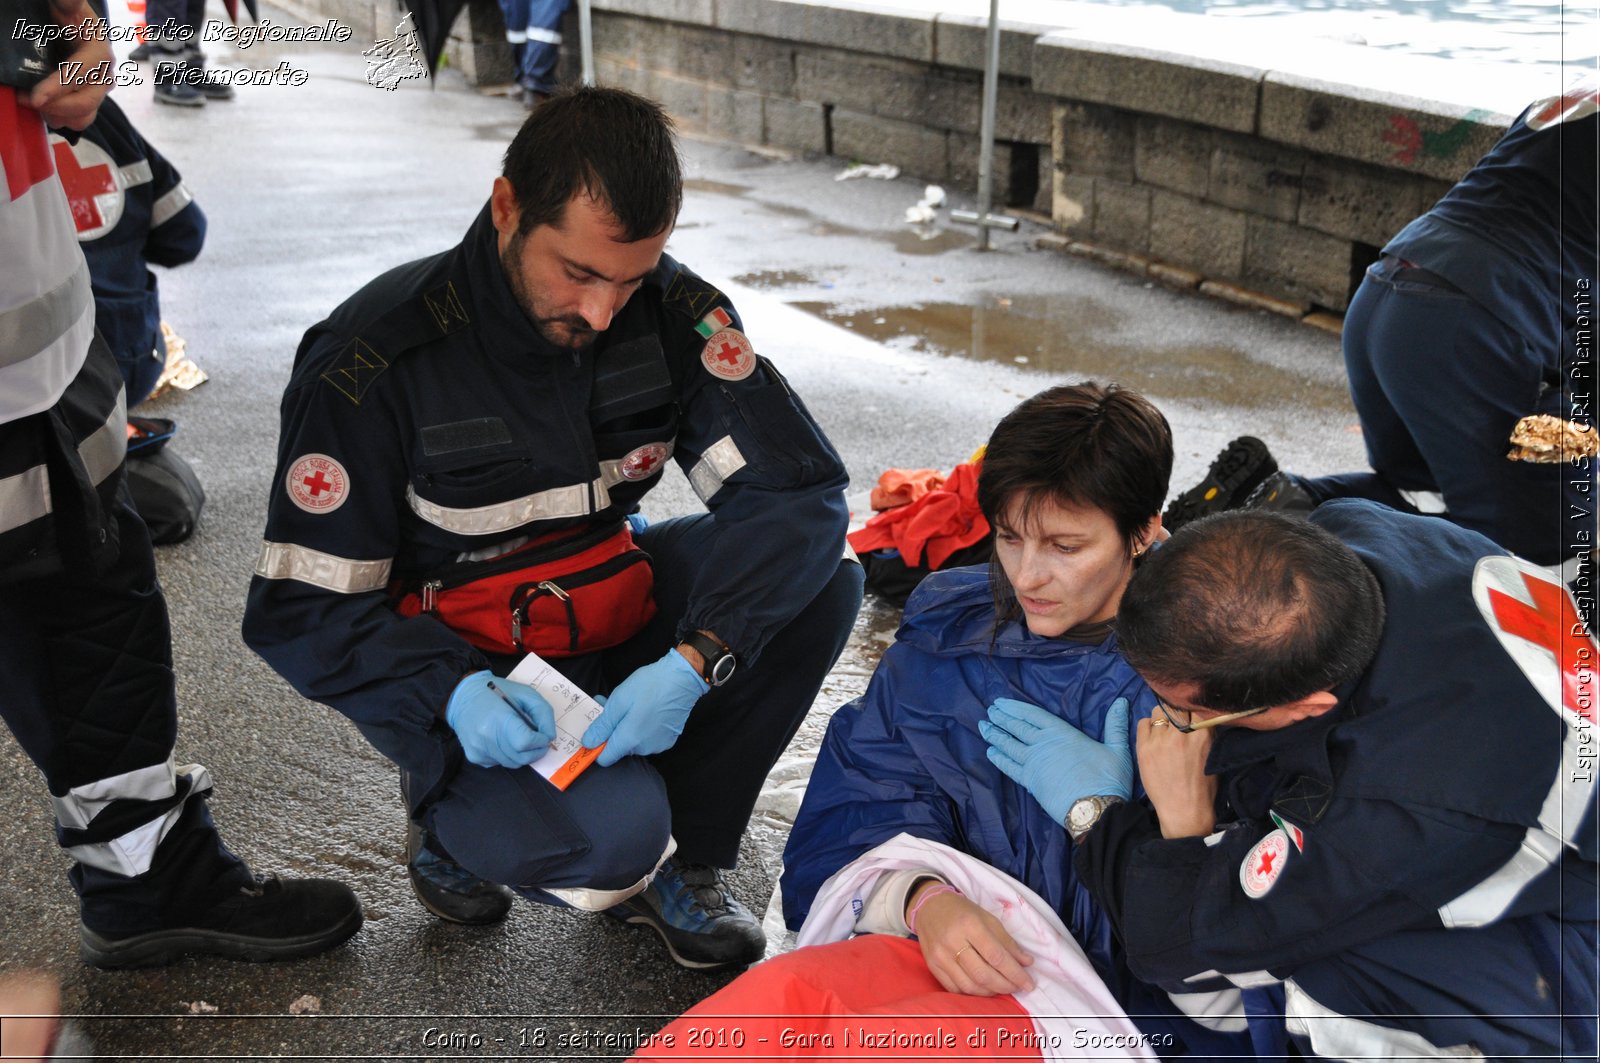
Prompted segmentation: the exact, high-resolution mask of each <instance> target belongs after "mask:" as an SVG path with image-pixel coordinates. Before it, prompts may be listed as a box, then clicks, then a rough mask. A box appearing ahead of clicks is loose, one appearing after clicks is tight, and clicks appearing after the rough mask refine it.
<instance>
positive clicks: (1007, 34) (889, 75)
mask: <svg viewBox="0 0 1600 1063" xmlns="http://www.w3.org/2000/svg"><path fill="white" fill-rule="evenodd" d="M294 2H295V3H296V6H298V7H301V8H309V9H312V10H313V11H319V10H320V9H322V8H327V9H328V10H330V11H331V10H332V9H333V6H334V5H339V9H340V10H341V11H342V10H344V9H345V8H348V7H350V5H352V4H354V5H360V4H363V3H366V4H371V5H373V7H374V8H375V9H376V8H381V7H383V6H384V5H392V4H393V2H394V0H294ZM498 21H499V20H498V11H497V9H496V7H495V4H494V0H472V4H471V6H470V7H469V9H468V12H467V14H466V15H465V16H463V18H462V20H461V22H460V23H458V25H457V27H456V31H455V32H456V38H457V40H456V42H455V43H454V44H453V45H452V51H451V53H450V54H451V58H452V62H453V64H454V65H455V66H456V67H457V68H459V69H461V70H462V71H463V72H464V73H465V74H466V75H467V76H468V78H469V80H475V81H479V82H482V81H489V80H496V79H504V77H505V76H506V75H504V74H503V73H502V71H506V70H509V66H508V65H505V64H504V61H503V52H504V47H505V46H504V44H503V42H502V41H501V40H499V39H498ZM592 25H593V49H594V56H595V65H596V75H597V77H598V79H599V81H600V82H601V83H602V84H612V85H619V86H623V87H626V88H630V89H634V90H636V91H638V92H642V93H644V94H646V95H649V96H652V97H654V98H656V99H658V100H660V101H661V102H662V103H663V104H664V105H665V106H666V107H667V109H668V110H669V111H670V112H671V113H672V114H673V116H674V118H675V119H676V120H677V121H678V123H679V124H680V126H681V127H682V128H684V129H685V130H687V131H690V132H693V133H695V134H698V135H705V136H712V137H718V138H723V139H727V140H730V141H736V142H739V143H744V144H750V145H755V146H768V147H772V148H777V149H782V150H787V151H795V152H806V153H816V154H827V155H833V156H837V157H839V158H841V159H847V160H854V161H862V162H872V163H879V162H888V163H894V164H895V165H897V166H899V167H900V168H901V169H902V171H903V172H905V173H907V174H910V175H912V176H916V177H920V178H923V179H925V180H929V181H935V182H941V183H946V184H949V185H951V186H952V187H954V188H959V189H962V190H975V188H976V184H977V170H978V149H979V137H978V133H979V123H980V117H981V106H982V80H983V57H984V52H985V33H986V20H985V19H983V18H981V17H977V16H973V15H970V14H968V15H942V14H941V15H934V14H929V13H918V12H910V11H906V10H901V9H895V8H888V7H880V6H875V5H874V4H872V3H870V2H863V0H593V5H592ZM1196 27H1197V22H1196V21H1190V22H1186V23H1184V24H1183V26H1182V27H1181V28H1174V26H1173V25H1169V24H1167V23H1166V22H1161V23H1159V24H1157V23H1146V24H1141V25H1139V26H1138V27H1137V28H1135V29H1124V30H1122V31H1108V30H1105V29H1096V30H1063V29H1054V28H1051V27H1045V26H1037V25H1029V24H1023V23H1014V22H1013V23H1004V24H1003V26H1002V34H1001V56H1000V96H999V105H998V110H997V115H996V118H997V122H996V125H997V128H996V139H997V143H996V153H995V163H996V166H995V189H996V199H997V205H998V206H1001V207H1005V208H1010V209H1023V210H1031V211H1034V212H1036V213H1038V214H1042V215H1048V216H1049V218H1050V219H1051V221H1052V223H1053V224H1054V226H1055V228H1056V229H1057V230H1059V232H1060V233H1061V234H1062V239H1061V241H1060V242H1061V243H1062V244H1064V245H1066V246H1068V247H1073V246H1074V245H1075V244H1078V243H1081V244H1083V245H1086V249H1087V250H1090V251H1092V252H1094V253H1096V254H1097V255H1099V256H1100V257H1102V258H1103V259H1105V260H1107V261H1115V262H1120V263H1123V264H1130V263H1131V264H1133V265H1134V266H1135V267H1136V268H1144V269H1148V270H1149V271H1150V272H1151V275H1153V276H1158V277H1161V278H1163V279H1170V278H1187V280H1185V282H1184V283H1189V282H1190V281H1192V282H1193V284H1194V285H1199V284H1200V282H1201V281H1209V282H1213V283H1209V284H1206V285H1205V286H1204V287H1205V290H1208V291H1209V290H1218V289H1219V288H1220V289H1222V290H1233V289H1235V288H1244V289H1249V290H1253V291H1256V292H1260V293H1263V294H1265V295H1268V296H1270V297H1272V299H1273V300H1276V301H1277V305H1279V306H1281V307H1285V308H1287V309H1289V310H1298V311H1299V312H1302V313H1306V312H1317V311H1323V310H1332V311H1336V312H1338V311H1343V310H1344V309H1345V307H1346V306H1347V305H1348V303H1349V299H1350V296H1351V295H1352V294H1353V293H1354V290H1355V285H1356V283H1357V282H1358V281H1359V278H1360V275H1361V272H1362V270H1363V269H1364V268H1365V267H1366V265H1367V264H1368V263H1369V262H1370V261H1371V260H1372V259H1373V258H1374V257H1375V256H1376V254H1377V249H1378V247H1380V246H1381V245H1382V244H1383V242H1384V241H1385V240H1386V239H1387V238H1388V237H1389V236H1391V235H1392V234H1393V233H1395V232H1396V231H1398V230H1399V228H1400V227H1401V226H1403V225H1404V224H1405V223H1406V222H1407V221H1409V220H1410V219H1411V218H1412V217H1414V216H1416V215H1417V214H1418V213H1420V212H1421V211H1422V210H1424V209H1425V208H1426V207H1427V206H1429V205H1430V204H1432V203H1433V202H1434V201H1435V200H1436V199H1437V198H1438V197H1439V196H1440V195H1442V194H1443V192H1444V191H1445V190H1446V189H1447V188H1448V187H1449V186H1450V184H1451V183H1452V182H1453V181H1455V180H1456V179H1457V178H1458V177H1459V176H1460V175H1461V174H1463V173H1464V172H1465V171H1466V170H1467V169H1468V167H1470V166H1471V164H1472V163H1473V162H1475V161H1476V160H1477V159H1478V157H1479V156H1480V155H1481V154H1482V153H1483V152H1484V151H1485V150H1487V149H1488V148H1489V146H1490V145H1492V144H1493V143H1494V141H1495V139H1496V138H1497V137H1498V136H1499V134H1500V133H1501V131H1502V130H1503V129H1504V127H1505V125H1506V124H1507V122H1509V120H1510V116H1509V114H1507V113H1505V111H1506V110H1507V109H1511V110H1514V109H1515V108H1514V107H1501V108H1500V109H1498V110H1496V109H1494V108H1484V107H1473V106H1470V102H1471V99H1472V97H1473V95H1474V90H1473V89H1472V88H1471V87H1468V88H1467V89H1464V90H1463V89H1459V88H1456V89H1451V90H1450V91H1448V92H1446V91H1445V90H1444V89H1443V88H1441V86H1446V85H1447V84H1448V82H1449V79H1448V78H1446V77H1444V76H1443V74H1444V71H1443V70H1442V68H1429V67H1428V64H1430V63H1433V62H1436V61H1431V60H1421V59H1409V58H1407V57H1404V56H1392V55H1390V56H1386V57H1385V62H1384V64H1383V70H1382V71H1381V73H1379V74H1377V75H1374V74H1372V73H1371V72H1370V71H1371V67H1370V66H1369V67H1367V69H1366V71H1364V73H1363V77H1364V78H1368V79H1370V78H1371V77H1374V76H1377V77H1380V78H1382V79H1383V80H1384V81H1385V82H1386V83H1385V84H1381V85H1378V86H1373V85H1371V84H1370V83H1365V82H1364V83H1363V84H1359V85H1358V84H1354V83H1352V82H1351V81H1350V80H1349V78H1348V75H1347V74H1346V73H1345V71H1346V70H1348V69H1351V68H1352V65H1351V63H1350V59H1351V58H1352V56H1345V57H1344V60H1343V62H1341V58H1340V56H1339V55H1338V54H1336V52H1337V48H1338V47H1350V46H1333V45H1329V46H1327V47H1323V48H1320V49H1319V50H1317V51H1316V52H1315V53H1314V54H1312V53H1306V54H1303V55H1302V54H1289V53H1288V52H1284V53H1283V55H1284V58H1283V59H1282V62H1281V63H1280V62H1279V61H1278V58H1277V57H1278V55H1279V54H1280V52H1279V51H1277V50H1275V49H1273V48H1271V47H1265V48H1264V47H1263V46H1262V44H1261V42H1260V41H1246V40H1242V39H1240V35H1239V34H1238V33H1236V32H1233V31H1229V32H1227V34H1226V35H1225V36H1224V35H1221V34H1220V33H1218V32H1212V33H1210V34H1207V33H1204V32H1197V30H1196ZM1163 30H1164V31H1165V34H1164V36H1163ZM1119 32H1120V33H1121V35H1120V36H1119ZM565 48H566V52H567V54H566V55H565V56H564V57H563V70H564V72H566V73H567V74H569V75H570V76H574V77H575V76H576V72H577V70H578V68H579V59H578V40H577V31H576V19H575V18H570V17H569V20H568V24H567V44H566V46H565ZM1330 48H1332V49H1334V52H1335V54H1330V52H1329V49H1330ZM497 55H499V56H500V61H499V62H497V61H496V56H497ZM1262 56H1271V57H1273V66H1270V67H1269V66H1268V65H1265V64H1264V62H1263V60H1262V58H1261V57H1262ZM1458 80H1459V79H1458ZM1419 85H1426V86H1428V87H1429V88H1428V91H1430V92H1435V93H1437V94H1440V95H1444V96H1446V97H1447V98H1446V99H1443V100H1435V99H1422V98H1419V97H1417V96H1415V95H1408V94H1407V93H1408V92H1415V86H1419ZM1478 95H1479V96H1480V97H1481V90H1479V91H1478ZM1519 102H1521V101H1519Z"/></svg>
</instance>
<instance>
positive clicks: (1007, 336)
mask: <svg viewBox="0 0 1600 1063" xmlns="http://www.w3.org/2000/svg"><path fill="white" fill-rule="evenodd" d="M793 305H794V306H796V307H798V308H799V309H801V310H804V311H806V312H807V313H809V314H814V315H816V316H817V317H819V318H822V319H823V320H824V321H828V322H831V323H833V324H835V325H842V326H843V327H845V328H848V329H850V330H851V331H853V332H857V333H859V334H860V335H863V336H866V337H867V338H868V339H871V340H874V341H876V342H878V343H882V344H884V345H885V346H888V347H893V348H897V349H900V350H911V351H927V352H931V353H935V354H947V355H954V356H957V357H961V358H972V359H976V360H979V361H986V362H1001V363H1006V364H1011V365H1017V366H1021V367H1024V368H1027V369H1037V370H1040V371H1042V372H1046V373H1053V374H1059V375H1063V376H1074V377H1079V378H1092V379H1096V380H1102V381H1112V380H1114V381H1117V382H1118V383H1121V384H1125V385H1127V386H1129V387H1133V388H1137V389H1138V390H1140V391H1143V392H1146V393H1148V394H1150V395H1156V396H1166V397H1169V398H1182V399H1195V400H1206V401H1212V402H1220V403H1224V404H1228V405H1238V404H1241V403H1242V404H1259V403H1281V402H1283V401H1285V400H1289V401H1293V402H1294V403H1296V404H1297V405H1300V406H1303V407H1311V408H1316V409H1327V410H1342V409H1344V408H1345V407H1346V406H1347V405H1348V403H1349V398H1348V395H1347V393H1346V391H1345V388H1344V386H1343V384H1329V383H1322V382H1319V381H1312V380H1307V379H1306V378H1305V377H1303V376H1301V375H1299V374H1297V373H1292V372H1288V371H1286V370H1283V369H1280V368H1278V367H1276V366H1272V365H1269V364H1266V363H1263V362H1260V361H1258V360H1256V359H1253V358H1251V357H1250V356H1249V355H1248V354H1247V353H1245V352H1244V351H1242V350H1239V349H1238V348H1235V347H1230V346H1226V345H1222V344H1201V345H1194V346H1182V345H1177V344H1167V343H1163V344H1161V345H1159V346H1150V347H1140V346H1134V345H1131V344H1129V343H1126V342H1120V341H1117V340H1115V339H1111V338H1108V335H1109V334H1112V333H1115V332H1116V331H1117V330H1118V329H1121V328H1122V327H1123V326H1124V325H1125V322H1124V320H1123V319H1122V317H1121V316H1120V315H1118V314H1116V313H1114V312H1112V311H1111V310H1109V309H1107V308H1106V307H1105V306H1104V305H1102V304H1099V303H1095V302H1092V301H1089V300H1072V299H1046V298H1043V297H1034V298H1019V299H1015V300H1006V301H1004V302H1003V304H1001V305H995V304H991V305H987V306H967V305H964V304H959V303H927V304H924V305H921V306H915V307H887V308H878V309H868V310H846V309H842V308H840V307H839V306H837V305H836V304H834V303H824V302H797V303H794V304H793Z"/></svg>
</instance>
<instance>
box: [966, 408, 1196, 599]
mask: <svg viewBox="0 0 1600 1063" xmlns="http://www.w3.org/2000/svg"><path fill="white" fill-rule="evenodd" d="M1171 476H1172V429H1171V428H1170V427H1169V426H1168V425H1167V419H1166V417H1164V416H1163V415H1162V413H1161V411H1160V410H1158V409H1156V407H1155V405H1154V404H1153V403H1151V402H1150V400H1149V399H1146V398H1145V397H1144V396H1143V395H1140V394H1139V393H1138V392H1136V391H1127V390H1125V389H1123V388H1119V387H1117V385H1115V384H1106V385H1101V384H1097V383H1095V382H1094V381H1092V380H1086V381H1084V382H1083V383H1081V384H1072V385H1062V386H1059V387H1053V388H1050V389H1048V390H1046V391H1041V392H1039V394H1037V395H1035V396H1033V397H1032V398H1031V399H1026V400H1024V401H1023V402H1022V403H1021V404H1020V405H1019V406H1017V408H1016V409H1014V410H1012V411H1011V412H1010V413H1008V414H1006V415H1005V417H1004V418H1002V419H1001V421H1000V423H999V424H998V425H996V426H995V429H994V433H993V434H992V435H990V437H989V444H988V446H987V447H986V448H985V450H984V455H983V466H982V468H981V469H980V471H979V473H978V507H979V508H980V509H981V510H982V511H983V515H984V517H985V519H987V520H988V521H989V524H990V525H991V526H999V525H1000V524H1002V523H1003V522H1004V520H1005V518H1008V517H1009V518H1010V519H1012V520H1024V521H1025V520H1027V519H1028V518H1029V517H1030V516H1031V515H1032V514H1033V513H1034V512H1035V510H1037V508H1038V507H1039V505H1040V504H1042V503H1046V502H1054V503H1056V504H1058V505H1079V506H1092V507H1094V508H1095V509H1099V510H1103V511H1104V512H1105V513H1106V514H1107V515H1108V516H1110V518H1111V520H1112V523H1113V524H1115V525H1116V528H1117V534H1118V535H1119V536H1121V537H1122V540H1123V542H1124V543H1125V544H1126V545H1127V546H1128V547H1129V549H1130V550H1131V549H1132V547H1133V544H1134V541H1135V539H1136V538H1137V536H1138V534H1139V532H1140V531H1142V530H1143V529H1144V528H1145V526H1146V525H1148V524H1149V523H1150V518H1152V517H1154V516H1155V515H1156V514H1158V513H1160V512H1161V503H1162V501H1163V500H1164V499H1165V498H1166V497H1167V481H1168V480H1169V479H1170V478H1171ZM990 571H991V577H992V578H993V579H994V580H995V581H996V582H995V597H996V604H997V605H998V606H999V610H998V612H999V614H1000V619H1001V620H1002V621H1003V620H1004V619H1006V618H1007V617H1008V616H1009V615H1010V614H1013V613H1014V612H1015V604H1016V603H1015V599H1014V598H1012V596H1011V594H1010V589H1009V586H1008V585H1007V584H1006V580H1005V575H1004V573H1003V572H1001V571H1000V570H999V563H998V561H997V562H995V564H994V565H992V566H991V570H990Z"/></svg>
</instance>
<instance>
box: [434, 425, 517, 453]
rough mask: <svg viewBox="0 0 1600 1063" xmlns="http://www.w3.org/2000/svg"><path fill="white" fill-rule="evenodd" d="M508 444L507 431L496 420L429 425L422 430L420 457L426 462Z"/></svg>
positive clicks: (509, 433)
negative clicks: (421, 455)
mask: <svg viewBox="0 0 1600 1063" xmlns="http://www.w3.org/2000/svg"><path fill="white" fill-rule="evenodd" d="M509 442H511V429H509V428H507V427H506V423H505V421H504V420H503V419H501V418H499V417H475V418H473V419H472V420H470V421H452V422H451V423H449V424H431V425H428V426H427V427H425V428H423V430H422V453H423V454H425V455H427V456H428V457H430V458H433V457H437V456H439V455H440V454H456V453H459V452H461V451H463V450H481V449H483V448H485V447H497V446H502V445H504V444H506V443H509Z"/></svg>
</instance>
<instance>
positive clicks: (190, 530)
mask: <svg viewBox="0 0 1600 1063" xmlns="http://www.w3.org/2000/svg"><path fill="white" fill-rule="evenodd" d="M128 490H129V491H131V492H132V493H133V504H134V508H136V509H137V510H138V511H139V516H141V517H143V518H144V522H145V524H147V525H149V527H150V541H151V542H153V543H155V544H156V545H157V546H165V545H167V544H169V543H181V542H183V541H184V540H185V539H187V538H188V537H189V536H191V535H193V534H194V527H195V525H196V524H198V523H199V521H200V510H201V509H203V508H204V507H205V504H206V492H205V488H203V487H201V486H200V478H199V477H198V476H196V475H195V474H194V469H192V468H191V467H190V466H189V463H188V462H186V461H184V460H183V459H182V458H180V457H178V455H177V454H174V453H173V452H172V448H171V447H166V446H155V447H146V448H142V449H140V450H135V451H132V452H130V453H129V454H128Z"/></svg>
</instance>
